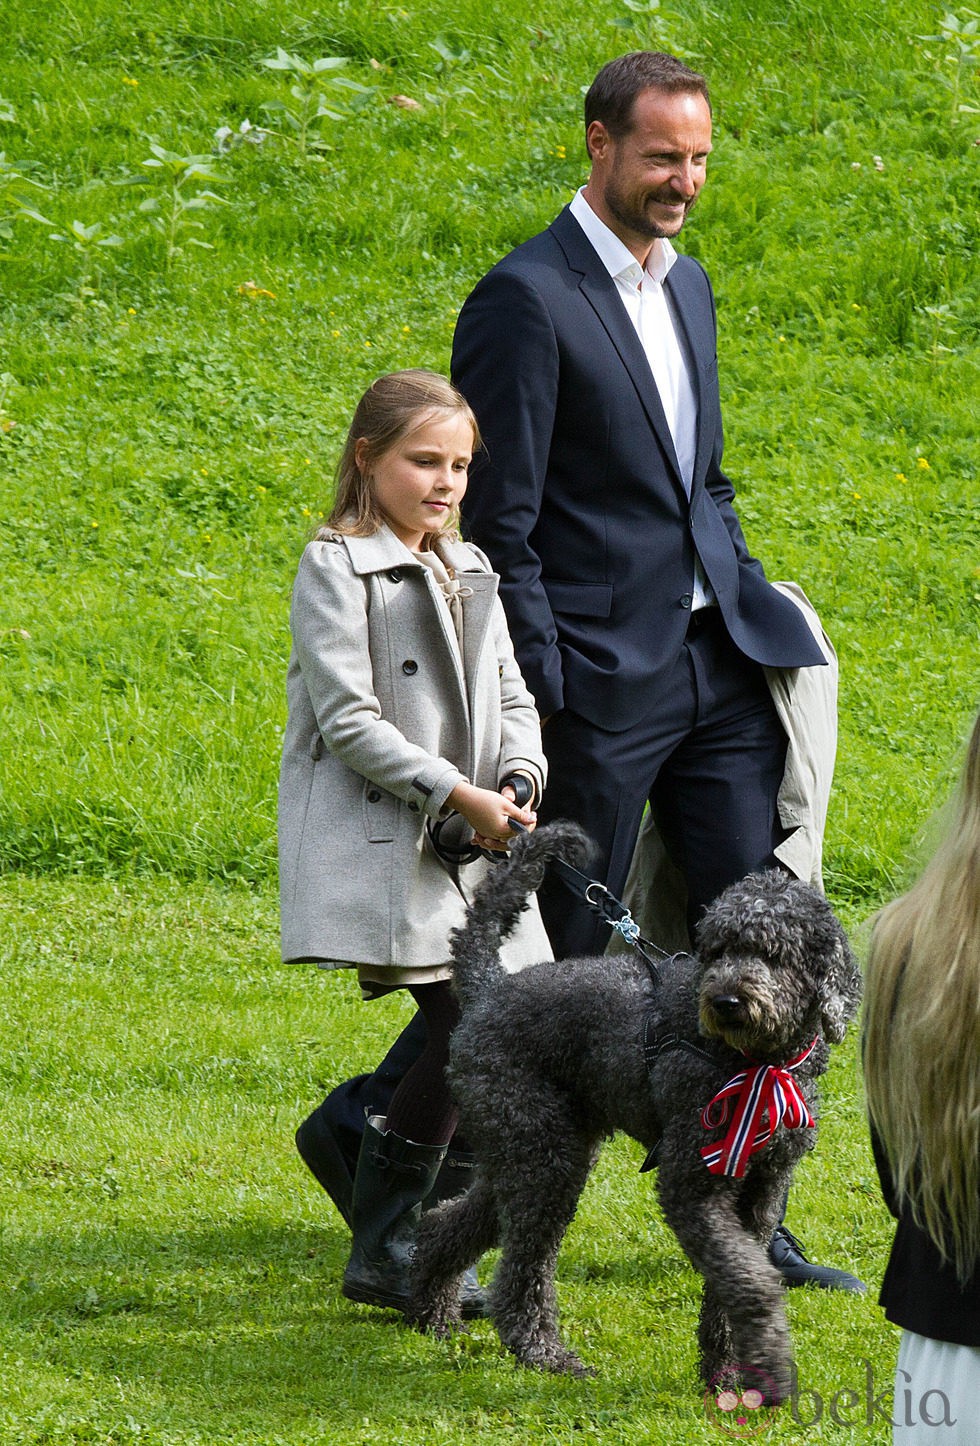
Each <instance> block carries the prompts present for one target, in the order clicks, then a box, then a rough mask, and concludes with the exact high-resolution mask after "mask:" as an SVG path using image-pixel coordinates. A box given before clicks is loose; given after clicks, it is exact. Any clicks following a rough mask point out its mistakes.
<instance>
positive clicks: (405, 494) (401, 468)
mask: <svg viewBox="0 0 980 1446" xmlns="http://www.w3.org/2000/svg"><path fill="white" fill-rule="evenodd" d="M354 456H355V460H356V462H357V465H358V467H359V468H360V470H361V471H362V472H366V473H367V474H368V475H369V476H370V477H371V479H372V490H373V493H374V498H375V501H376V502H377V504H378V506H379V507H380V508H381V511H382V512H383V513H384V515H385V521H386V522H387V523H388V526H389V527H390V528H391V530H392V532H393V533H394V534H395V536H396V537H397V538H398V539H399V540H400V541H401V542H404V544H405V546H406V547H408V548H411V550H412V551H413V552H418V551H419V548H420V547H421V545H422V539H423V537H424V536H425V534H426V533H427V532H438V531H439V529H440V528H441V527H444V526H445V525H446V523H447V522H448V521H450V519H451V518H452V517H453V516H454V514H455V510H456V508H457V507H458V505H459V503H460V501H461V499H462V496H463V493H464V492H465V491H466V469H467V467H468V466H469V465H470V461H471V459H472V457H473V428H472V427H471V425H470V423H469V422H468V421H467V419H466V418H465V417H464V416H460V415H458V414H456V413H452V412H451V413H449V414H448V415H442V416H440V415H439V413H438V412H435V413H429V414H428V415H427V416H425V417H423V419H422V421H421V423H420V424H419V425H418V426H416V427H415V428H414V429H413V430H412V431H410V432H408V433H406V435H405V436H403V437H402V439H401V440H400V441H399V442H396V443H395V445H394V446H393V447H390V448H389V449H388V451H387V452H382V454H381V456H380V457H378V458H376V459H375V461H374V462H370V461H369V460H368V457H367V445H366V443H365V441H364V438H363V437H360V438H358V441H357V443H356V446H355V452H354Z"/></svg>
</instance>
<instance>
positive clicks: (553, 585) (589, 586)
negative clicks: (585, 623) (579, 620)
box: [541, 577, 613, 618]
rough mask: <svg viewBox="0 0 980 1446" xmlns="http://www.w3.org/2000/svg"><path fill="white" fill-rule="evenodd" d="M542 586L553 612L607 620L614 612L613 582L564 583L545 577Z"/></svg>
mask: <svg viewBox="0 0 980 1446" xmlns="http://www.w3.org/2000/svg"><path fill="white" fill-rule="evenodd" d="M541 585H542V587H543V588H544V590H545V592H546V593H547V594H548V601H549V603H550V604H551V611H552V612H554V613H570V614H577V615H578V616H579V617H583V618H607V617H609V615H610V613H611V612H612V598H613V590H612V583H611V582H562V581H560V580H559V579H557V578H556V579H552V578H549V577H543V578H542V579H541Z"/></svg>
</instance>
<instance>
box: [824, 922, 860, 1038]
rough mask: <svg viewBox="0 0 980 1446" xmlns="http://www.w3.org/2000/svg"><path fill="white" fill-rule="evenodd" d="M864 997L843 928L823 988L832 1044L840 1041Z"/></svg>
mask: <svg viewBox="0 0 980 1446" xmlns="http://www.w3.org/2000/svg"><path fill="white" fill-rule="evenodd" d="M860 998H861V974H860V971H859V969H858V967H857V962H856V960H855V958H854V955H853V954H852V953H851V950H850V946H849V945H848V942H847V939H846V938H845V936H844V931H843V930H842V929H841V930H839V931H838V932H837V938H836V939H835V940H834V943H833V947H832V951H831V956H830V960H829V963H828V966H827V972H826V973H825V975H824V977H823V981H822V984H821V988H820V1027H821V1030H822V1033H823V1037H824V1039H825V1040H826V1041H827V1043H828V1044H840V1042H841V1040H842V1039H843V1038H844V1035H845V1034H846V1033H847V1026H848V1024H849V1023H850V1021H851V1020H852V1019H853V1018H854V1016H855V1014H856V1013H857V1007H858V1003H859V1001H860Z"/></svg>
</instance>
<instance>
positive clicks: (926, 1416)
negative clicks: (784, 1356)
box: [788, 1361, 956, 1427]
mask: <svg viewBox="0 0 980 1446" xmlns="http://www.w3.org/2000/svg"><path fill="white" fill-rule="evenodd" d="M863 1365H864V1386H863V1389H855V1387H853V1386H840V1387H838V1388H837V1390H835V1391H834V1392H833V1394H832V1395H828V1394H827V1393H826V1392H825V1393H823V1394H821V1392H820V1391H817V1390H814V1389H813V1388H812V1387H804V1386H801V1385H800V1380H799V1375H798V1372H797V1370H796V1368H795V1367H794V1368H793V1386H792V1390H791V1392H790V1398H789V1403H788V1404H789V1408H790V1412H791V1414H792V1417H793V1420H794V1421H795V1422H796V1423H797V1425H799V1426H815V1425H816V1424H817V1422H818V1421H820V1420H822V1419H824V1418H826V1419H828V1420H830V1421H833V1422H834V1424H835V1425H837V1426H860V1425H866V1426H872V1425H874V1424H875V1423H876V1422H885V1423H886V1424H887V1425H889V1426H936V1427H943V1426H955V1425H956V1418H955V1417H954V1416H953V1415H952V1413H951V1410H950V1403H949V1398H948V1396H947V1395H946V1393H945V1392H944V1391H941V1390H937V1389H930V1390H928V1391H923V1392H922V1393H921V1395H919V1396H918V1397H916V1396H915V1395H914V1394H913V1392H912V1391H911V1390H910V1389H909V1388H908V1386H903V1385H902V1378H903V1377H904V1379H905V1381H906V1382H909V1383H911V1380H912V1377H911V1376H910V1375H909V1374H908V1372H907V1371H902V1370H900V1371H899V1372H898V1375H897V1377H896V1381H895V1388H894V1392H893V1389H892V1385H891V1384H890V1383H889V1385H888V1386H886V1387H885V1388H884V1390H881V1391H876V1390H875V1378H874V1371H873V1369H872V1366H871V1362H870V1361H864V1362H863Z"/></svg>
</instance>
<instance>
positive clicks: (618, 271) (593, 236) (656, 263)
mask: <svg viewBox="0 0 980 1446" xmlns="http://www.w3.org/2000/svg"><path fill="white" fill-rule="evenodd" d="M583 189H584V188H583ZM569 209H570V210H571V213H572V215H573V216H574V217H575V219H576V221H577V222H578V224H579V225H580V226H581V228H582V230H583V231H584V232H585V236H586V239H587V240H588V242H589V243H590V245H591V246H592V248H593V250H594V251H595V252H596V254H597V255H598V257H599V260H600V261H601V262H602V264H603V266H604V267H605V269H606V270H607V271H608V272H609V275H610V276H611V277H612V279H613V281H615V283H616V289H617V291H618V292H619V296H620V299H621V300H622V303H623V305H624V307H625V308H626V314H627V316H628V317H629V319H630V321H631V322H632V323H633V327H634V329H635V331H636V334H637V336H638V337H639V339H640V344H641V346H642V347H643V350H644V352H645V354H646V359H647V361H648V363H649V366H650V371H651V372H652V373H653V379H654V382H655V383H656V386H657V391H658V393H659V395H660V401H661V404H662V406H663V409H664V415H665V416H666V418H667V426H668V428H669V429H670V435H671V438H672V440H673V443H674V452H675V455H676V457H677V463H678V466H679V468H680V474H681V479H682V481H683V483H684V489H685V491H686V492H687V495H688V496H690V495H691V482H692V479H693V476H694V452H695V446H696V444H697V424H698V402H697V396H696V395H695V391H694V387H693V384H692V382H691V374H690V369H689V367H688V363H687V358H686V357H685V355H684V351H683V348H682V347H681V344H680V341H679V340H678V336H677V328H676V325H675V323H674V318H673V315H672V314H671V309H670V306H669V304H668V301H667V295H666V293H665V291H664V285H663V283H664V279H665V277H666V275H667V273H668V271H669V270H670V268H671V267H672V266H673V264H674V262H675V261H676V260H677V252H676V251H675V250H674V248H673V246H671V244H670V242H669V241H668V240H667V239H666V237H658V238H657V239H656V240H655V241H654V243H653V246H652V247H651V248H650V254H649V256H648V257H647V262H646V266H645V267H643V266H641V265H640V263H639V262H638V261H637V259H636V257H635V256H634V255H633V253H632V252H631V251H630V250H629V248H628V247H627V246H626V245H625V244H624V243H623V242H622V241H621V240H620V239H619V237H618V236H617V235H616V234H615V232H613V231H610V229H609V227H608V226H607V225H606V223H605V222H604V221H601V220H600V219H599V217H598V216H597V215H596V213H595V212H594V211H593V209H592V207H591V206H590V205H589V203H588V201H587V200H586V199H585V196H584V195H583V192H582V191H581V190H580V191H577V192H576V193H575V195H574V196H573V197H572V201H571V205H570V208H569ZM692 599H693V600H692V610H693V609H695V608H700V607H705V606H706V605H707V604H708V603H712V602H714V601H715V598H714V594H713V592H712V591H711V585H710V584H709V582H708V580H707V578H706V577H705V575H704V571H703V569H702V567H701V563H700V561H698V560H697V559H696V560H695V566H694V584H693V591H692Z"/></svg>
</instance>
